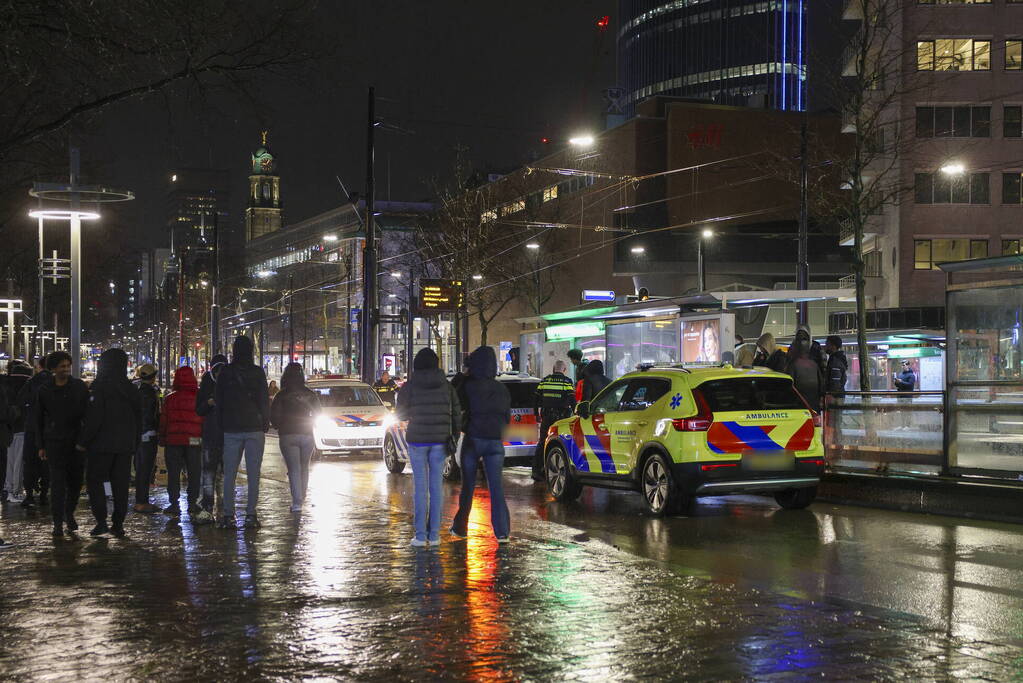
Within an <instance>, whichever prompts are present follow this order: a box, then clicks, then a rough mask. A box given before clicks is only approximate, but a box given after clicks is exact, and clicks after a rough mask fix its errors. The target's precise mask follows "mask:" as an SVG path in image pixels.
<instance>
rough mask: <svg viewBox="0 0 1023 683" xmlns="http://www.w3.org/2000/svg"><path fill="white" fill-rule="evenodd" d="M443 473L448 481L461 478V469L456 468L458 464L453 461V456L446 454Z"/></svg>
mask: <svg viewBox="0 0 1023 683" xmlns="http://www.w3.org/2000/svg"><path fill="white" fill-rule="evenodd" d="M443 475H444V478H445V479H446V480H448V481H455V480H456V479H461V478H462V471H461V470H460V469H459V468H458V464H457V463H456V462H455V456H453V455H448V456H447V457H446V458H444V472H443Z"/></svg>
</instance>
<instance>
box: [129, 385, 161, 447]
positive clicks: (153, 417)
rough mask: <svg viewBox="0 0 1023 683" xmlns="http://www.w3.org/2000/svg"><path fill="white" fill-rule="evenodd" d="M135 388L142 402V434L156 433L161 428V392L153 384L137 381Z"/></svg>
mask: <svg viewBox="0 0 1023 683" xmlns="http://www.w3.org/2000/svg"><path fill="white" fill-rule="evenodd" d="M135 387H136V389H137V390H138V392H139V398H140V399H141V400H142V433H143V434H145V433H146V432H155V431H156V430H158V429H159V428H160V392H159V391H158V390H157V388H156V385H155V384H153V383H151V382H143V381H141V380H136V382H135Z"/></svg>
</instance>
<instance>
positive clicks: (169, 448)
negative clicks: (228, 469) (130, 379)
mask: <svg viewBox="0 0 1023 683" xmlns="http://www.w3.org/2000/svg"><path fill="white" fill-rule="evenodd" d="M171 389H172V391H171V393H169V394H167V398H165V399H164V400H163V413H162V414H161V415H160V442H161V443H162V444H163V446H164V449H163V457H164V460H165V461H166V462H167V498H168V505H167V507H165V508H164V509H163V511H164V512H165V513H166V514H168V515H170V516H171V517H173V518H177V517H180V516H181V501H180V499H181V470H182V469H185V470H187V472H188V512H189V514H190V515H196V514H198V511H199V505H198V503H199V478H200V476H201V475H200V471H201V468H202V456H201V455H200V453H199V448H200V446H201V445H202V421H203V420H202V416H201V415H198V414H196V412H195V397H196V394H198V393H199V383H198V382H196V381H195V372H194V371H193V370H192V368H190V367H188V366H187V365H183V366H181V367H180V368H178V369H177V370H175V371H174V381H173V383H172V384H171Z"/></svg>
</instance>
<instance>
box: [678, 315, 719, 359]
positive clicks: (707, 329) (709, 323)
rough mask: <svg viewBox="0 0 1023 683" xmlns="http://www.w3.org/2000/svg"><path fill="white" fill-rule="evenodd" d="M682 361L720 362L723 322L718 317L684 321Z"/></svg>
mask: <svg viewBox="0 0 1023 683" xmlns="http://www.w3.org/2000/svg"><path fill="white" fill-rule="evenodd" d="M682 362H683V363H708V364H714V363H720V362H721V324H720V320H718V319H717V318H711V319H705V320H683V321H682Z"/></svg>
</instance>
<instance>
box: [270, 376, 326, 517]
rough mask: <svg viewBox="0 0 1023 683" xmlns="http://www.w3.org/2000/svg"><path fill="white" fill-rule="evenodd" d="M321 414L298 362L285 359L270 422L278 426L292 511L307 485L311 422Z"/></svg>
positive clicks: (299, 501) (303, 495) (318, 402)
mask: <svg viewBox="0 0 1023 683" xmlns="http://www.w3.org/2000/svg"><path fill="white" fill-rule="evenodd" d="M319 414H320V399H319V397H318V396H317V395H316V392H315V391H312V390H311V389H308V388H306V385H305V373H304V372H303V371H302V365H301V363H288V367H286V368H284V372H283V373H282V374H281V390H280V391H279V392H277V395H276V396H274V400H273V403H271V404H270V424H272V425H273V426H274V427H276V428H277V436H278V438H279V439H280V445H281V456H283V457H284V464H285V465H286V466H287V468H288V484H289V485H290V486H291V511H292V512H299V511H301V510H302V503H303V502H305V493H306V490H307V489H308V488H309V461H310V460H312V457H313V448H314V446H315V443H314V441H313V425H314V424H315V423H316V417H317V416H318V415H319Z"/></svg>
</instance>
